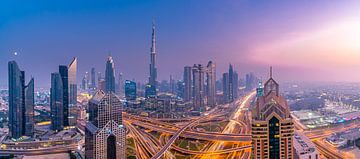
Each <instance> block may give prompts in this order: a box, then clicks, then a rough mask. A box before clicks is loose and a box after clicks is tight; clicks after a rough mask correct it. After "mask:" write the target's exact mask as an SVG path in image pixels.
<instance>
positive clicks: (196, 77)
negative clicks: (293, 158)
mask: <svg viewBox="0 0 360 159" xmlns="http://www.w3.org/2000/svg"><path fill="white" fill-rule="evenodd" d="M192 75H193V76H192V77H193V78H192V79H193V81H192V83H193V91H192V92H193V105H194V110H195V111H200V112H201V111H204V110H205V85H204V80H205V79H204V77H205V76H204V75H205V69H204V67H203V66H202V65H201V64H198V65H196V64H195V65H194V66H193V68H192Z"/></svg>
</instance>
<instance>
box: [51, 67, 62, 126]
mask: <svg viewBox="0 0 360 159" xmlns="http://www.w3.org/2000/svg"><path fill="white" fill-rule="evenodd" d="M63 90H64V89H63V81H62V78H61V75H60V73H57V72H56V73H52V74H51V88H50V110H51V129H52V130H54V131H61V130H63V129H64V104H63V102H64V99H63V97H64V92H63Z"/></svg>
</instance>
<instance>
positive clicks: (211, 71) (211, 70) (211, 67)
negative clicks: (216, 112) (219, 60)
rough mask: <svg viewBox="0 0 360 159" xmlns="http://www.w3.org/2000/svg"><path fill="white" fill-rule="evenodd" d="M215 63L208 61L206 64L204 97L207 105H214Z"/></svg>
mask: <svg viewBox="0 0 360 159" xmlns="http://www.w3.org/2000/svg"><path fill="white" fill-rule="evenodd" d="M215 85H216V65H215V63H214V62H212V61H209V62H208V65H207V66H206V97H207V105H209V106H215V104H216V99H215V97H216V87H215Z"/></svg>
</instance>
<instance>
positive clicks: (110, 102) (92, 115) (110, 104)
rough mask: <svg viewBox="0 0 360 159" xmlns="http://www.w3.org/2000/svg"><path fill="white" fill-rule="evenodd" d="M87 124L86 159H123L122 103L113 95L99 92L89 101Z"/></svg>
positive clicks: (124, 133)
mask: <svg viewBox="0 0 360 159" xmlns="http://www.w3.org/2000/svg"><path fill="white" fill-rule="evenodd" d="M88 114H89V122H88V123H87V124H86V129H85V157H86V158H87V159H106V158H107V159H124V158H125V157H126V156H125V150H126V145H125V143H126V141H125V138H126V132H125V128H124V126H123V124H122V103H121V101H120V100H119V98H118V97H117V96H116V95H115V94H114V93H113V92H109V93H107V94H105V93H104V92H103V91H101V90H99V91H97V92H96V93H95V95H94V96H93V98H92V99H91V100H90V101H89V108H88Z"/></svg>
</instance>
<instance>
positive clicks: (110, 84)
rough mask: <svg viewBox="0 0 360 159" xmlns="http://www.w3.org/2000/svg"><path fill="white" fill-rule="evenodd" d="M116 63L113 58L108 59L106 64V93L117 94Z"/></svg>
mask: <svg viewBox="0 0 360 159" xmlns="http://www.w3.org/2000/svg"><path fill="white" fill-rule="evenodd" d="M114 68H115V67H114V61H113V58H112V57H111V56H109V57H108V60H107V62H106V69H105V83H106V90H105V91H106V92H107V93H109V92H115V70H114Z"/></svg>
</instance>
